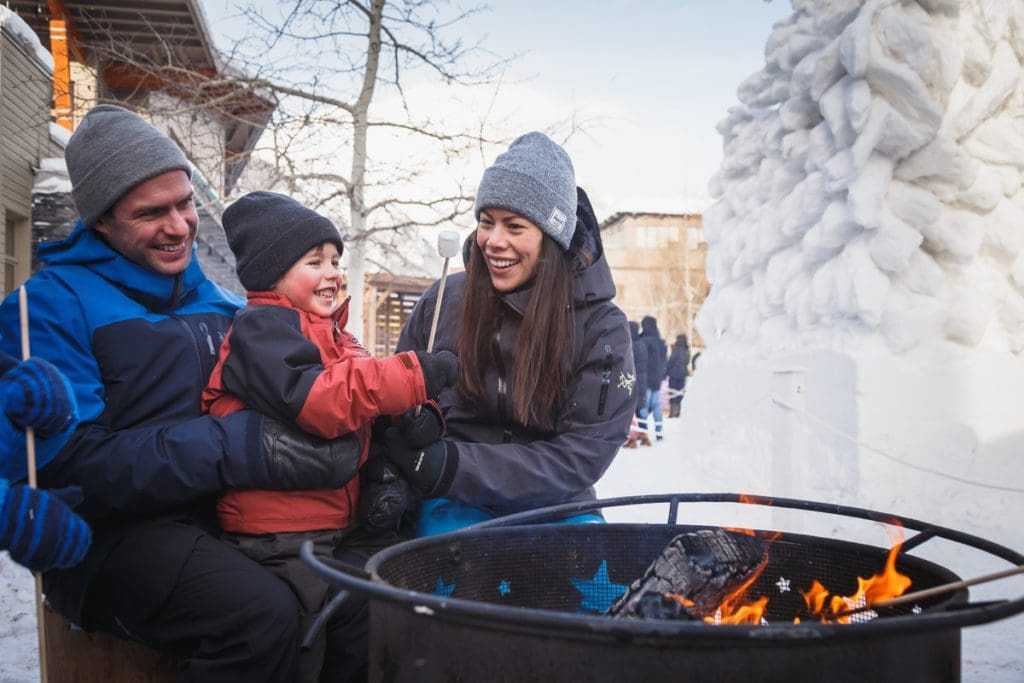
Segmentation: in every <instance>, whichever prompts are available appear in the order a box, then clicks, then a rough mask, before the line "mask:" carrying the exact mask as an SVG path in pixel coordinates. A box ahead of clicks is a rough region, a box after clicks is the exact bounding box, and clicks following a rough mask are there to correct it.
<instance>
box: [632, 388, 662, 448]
mask: <svg viewBox="0 0 1024 683" xmlns="http://www.w3.org/2000/svg"><path fill="white" fill-rule="evenodd" d="M648 415H651V416H652V417H654V431H655V433H656V434H657V435H658V438H661V421H662V415H661V387H658V388H657V389H648V390H647V396H645V397H644V399H643V400H641V401H639V402H638V403H637V406H636V416H637V417H638V418H640V428H641V429H643V430H644V431H647V430H648V429H649V427H650V426H649V425H648V424H647V416H648Z"/></svg>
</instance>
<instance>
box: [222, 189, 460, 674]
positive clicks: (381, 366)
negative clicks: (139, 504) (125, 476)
mask: <svg viewBox="0 0 1024 683" xmlns="http://www.w3.org/2000/svg"><path fill="white" fill-rule="evenodd" d="M223 224H224V232H225V233H226V234H227V238H228V243H229V244H230V246H231V250H232V252H234V255H235V259H236V262H237V266H236V268H237V272H238V278H239V280H240V281H241V283H242V285H243V286H244V287H245V288H246V290H247V291H248V297H247V298H248V302H247V306H246V307H245V308H244V309H242V310H241V311H239V312H238V314H237V315H236V316H235V320H234V322H233V323H232V326H231V329H230V330H229V332H228V335H227V337H226V338H225V339H224V341H223V343H222V345H221V349H220V356H219V359H218V361H217V365H216V367H215V368H214V370H213V373H212V374H211V376H210V382H209V384H208V385H207V387H206V390H205V391H204V392H203V409H204V410H205V411H207V412H209V413H211V414H213V415H218V416H222V415H226V414H229V413H232V412H235V411H237V410H241V409H243V408H254V409H256V410H259V411H260V412H262V413H263V414H264V415H266V416H269V417H271V418H273V419H275V420H278V421H281V422H289V423H292V424H294V425H296V426H298V427H299V428H301V429H303V430H304V431H307V432H310V433H313V434H316V435H318V436H321V437H324V438H335V437H339V436H342V435H345V434H349V433H355V434H356V435H357V436H358V438H359V440H360V443H361V444H362V445H363V448H362V454H361V457H359V458H358V460H356V459H353V461H352V462H351V471H352V478H351V479H350V480H349V482H348V483H347V484H346V485H345V486H344V487H343V488H341V489H337V490H316V491H288V492H284V491H230V492H227V493H225V494H224V495H222V496H221V498H220V500H219V501H218V504H217V513H218V517H219V520H220V523H221V526H222V528H223V530H224V532H225V534H224V539H225V541H226V542H228V543H231V544H233V545H235V546H236V547H238V548H239V550H241V551H242V552H244V553H245V554H247V555H248V556H249V557H252V558H253V559H255V560H256V561H258V562H260V563H262V564H264V565H265V566H266V567H267V568H268V569H270V570H271V571H273V572H274V573H275V574H277V575H278V576H280V577H281V578H282V579H284V580H285V581H286V582H288V584H289V585H290V586H291V587H292V589H293V590H294V592H295V594H296V596H297V597H298V599H299V603H300V605H301V609H302V612H303V614H302V615H301V619H302V621H303V633H304V632H305V631H306V630H307V629H308V627H309V625H310V624H311V623H312V622H313V621H314V619H315V617H316V614H317V613H318V612H319V610H320V609H322V608H323V606H324V605H325V603H326V601H327V599H328V586H327V584H326V582H325V581H324V580H323V579H321V578H320V577H319V576H318V575H317V574H315V573H314V572H313V571H312V569H310V568H309V567H308V566H306V564H305V563H303V562H302V561H301V559H300V558H299V556H298V552H299V548H300V546H301V545H302V543H303V542H304V541H307V540H311V541H313V543H314V546H315V548H316V551H317V554H323V555H327V556H330V555H331V554H332V553H333V551H335V550H337V549H338V547H339V546H340V543H341V540H342V539H343V537H344V535H345V533H344V530H345V529H346V528H348V527H350V526H351V525H352V524H353V522H354V521H355V519H354V518H355V511H356V506H357V503H358V498H359V478H358V477H357V476H356V474H357V471H358V468H359V467H360V466H361V465H362V464H363V463H364V462H365V461H366V458H367V455H368V454H369V448H370V428H371V421H372V420H373V418H375V417H378V416H381V415H400V414H401V413H404V412H406V411H408V410H410V409H412V408H414V407H415V406H417V405H419V404H421V403H423V402H425V401H427V400H428V398H432V397H436V396H437V395H438V394H439V393H440V392H441V390H442V389H443V388H445V387H447V386H451V385H452V384H454V383H455V381H456V379H457V376H458V362H457V361H456V359H455V356H454V354H452V353H450V352H443V353H436V354H429V355H428V354H426V353H419V352H417V353H401V354H398V355H395V356H391V357H388V358H372V357H370V355H369V353H367V352H366V350H365V349H363V348H362V347H361V346H360V345H359V343H358V342H357V341H356V339H355V337H354V336H352V335H351V334H349V333H348V332H347V331H345V329H344V328H345V323H346V321H347V317H348V300H347V299H346V300H345V301H344V302H343V303H342V304H341V305H340V306H339V305H338V304H337V301H338V293H339V291H340V288H341V285H342V280H341V273H340V272H339V269H338V262H339V260H340V258H341V253H342V249H343V245H342V241H341V235H340V234H339V233H338V230H337V228H335V227H334V225H333V224H332V223H331V222H330V221H329V220H328V219H326V218H324V217H323V216H321V215H319V214H317V213H316V212H315V211H312V210H310V209H308V208H306V207H304V206H302V205H301V204H299V203H298V202H297V201H295V200H294V199H291V198H290V197H286V196H284V195H280V194H276V193H272V192H253V193H250V194H248V195H245V196H244V197H242V198H240V199H239V200H238V201H236V202H235V203H233V204H232V205H231V206H230V207H228V209H227V210H226V211H225V212H224V216H223ZM336 616H337V615H336ZM362 627H363V628H365V624H362ZM333 633H334V631H332V644H331V648H330V649H329V651H328V654H327V663H326V665H325V672H324V673H325V675H326V674H327V671H328V670H329V669H330V668H331V667H332V664H331V660H332V659H333V658H335V657H339V656H341V655H342V654H343V653H341V652H339V651H338V650H339V647H338V646H337V645H336V643H335V642H334V635H333ZM353 639H354V640H359V638H358V637H357V636H353ZM362 645H363V646H365V643H362ZM352 647H353V648H356V647H359V645H358V644H355V643H354V644H353V645H352ZM352 656H353V658H356V659H358V656H362V657H364V658H365V656H366V654H365V653H357V652H353V653H352ZM323 658H324V638H323V637H320V639H319V640H318V642H317V645H316V647H314V649H313V651H312V652H310V653H304V656H303V657H302V660H303V661H302V668H303V678H304V679H306V680H317V678H318V677H319V675H320V669H321V661H322V660H323ZM339 680H341V679H340V678H339Z"/></svg>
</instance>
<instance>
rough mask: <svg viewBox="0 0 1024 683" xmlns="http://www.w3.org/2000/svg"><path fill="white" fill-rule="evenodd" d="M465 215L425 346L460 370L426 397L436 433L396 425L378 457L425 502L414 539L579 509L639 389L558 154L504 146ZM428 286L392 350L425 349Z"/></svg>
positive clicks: (533, 144)
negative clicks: (436, 406) (434, 408)
mask: <svg viewBox="0 0 1024 683" xmlns="http://www.w3.org/2000/svg"><path fill="white" fill-rule="evenodd" d="M476 217H477V220H478V224H477V229H476V232H474V233H473V234H472V235H471V236H470V238H469V239H468V240H467V242H466V245H465V247H464V250H463V258H464V261H465V263H466V271H465V272H464V273H456V274H454V275H451V276H449V277H448V280H447V283H446V286H445V292H444V299H443V301H442V304H441V311H440V318H439V322H438V325H437V338H436V341H435V348H434V350H435V351H437V350H440V349H447V350H450V351H454V352H455V353H456V354H457V355H458V357H459V362H460V364H461V376H460V380H459V382H458V384H457V385H456V386H455V387H454V388H450V389H446V390H445V391H444V392H442V394H441V396H440V399H439V403H440V406H441V411H442V413H443V414H444V419H445V422H446V426H447V433H446V434H445V437H444V439H442V440H439V441H434V442H433V443H430V444H426V445H424V444H423V443H422V441H424V440H423V439H420V440H419V441H420V442H419V443H417V442H416V441H417V439H416V438H415V435H413V438H409V436H410V434H409V431H410V429H411V430H412V431H416V428H415V427H411V428H410V423H409V422H408V421H407V422H406V434H405V435H404V436H405V437H406V439H405V440H404V441H403V440H401V439H398V438H396V436H395V434H394V432H390V433H389V435H388V437H389V438H388V448H389V456H390V457H391V459H392V460H393V461H394V462H395V464H396V465H397V467H398V468H399V469H400V470H401V471H402V473H403V474H404V475H405V476H406V477H407V478H408V479H409V481H410V483H412V484H413V486H414V487H416V488H418V489H419V491H420V492H421V493H423V494H424V496H425V497H426V498H428V499H431V498H432V499H434V500H427V501H426V503H425V504H424V506H423V509H422V511H421V515H420V521H419V529H418V532H419V534H420V535H429V534H431V533H440V532H443V531H449V530H451V529H454V528H459V527H460V526H465V525H466V524H470V523H474V522H477V521H481V520H483V519H488V518H490V517H493V516H495V515H502V514H508V513H512V512H517V511H522V510H529V509H533V508H538V507H544V506H548V505H556V504H559V503H567V502H571V501H579V500H593V499H594V497H595V494H594V488H593V486H594V483H595V482H596V481H597V480H598V479H599V478H600V477H601V475H602V474H604V471H605V470H606V469H607V468H608V465H609V464H610V463H611V461H612V459H613V458H614V457H615V454H616V453H617V452H618V450H619V448H620V446H621V445H622V444H623V442H624V441H625V440H626V436H627V434H628V431H629V424H630V419H631V417H632V414H633V408H634V406H635V405H636V394H635V392H636V391H637V390H638V389H639V387H637V386H635V377H634V373H633V357H632V350H631V345H630V339H629V328H628V326H627V322H626V317H625V315H624V314H623V313H622V311H621V310H619V308H618V307H617V306H616V305H615V304H613V303H612V301H611V300H612V297H613V296H614V295H615V286H614V283H613V282H612V277H611V271H610V270H609V268H608V263H607V262H606V261H605V259H604V257H603V250H602V247H601V238H600V232H599V229H598V223H597V219H596V217H595V216H594V212H593V209H592V207H591V206H590V201H589V200H588V199H587V196H586V194H585V193H584V192H583V190H580V189H578V188H576V181H575V174H574V171H573V167H572V162H571V161H570V160H569V157H568V155H567V154H566V153H565V150H563V149H562V148H561V147H559V146H558V145H557V144H555V143H554V142H552V141H551V140H550V139H549V138H548V137H547V136H545V135H543V134H541V133H529V134H527V135H523V136H521V137H520V138H518V139H517V140H515V141H514V142H513V143H512V145H511V146H510V147H509V149H508V151H506V152H505V153H504V154H501V155H500V156H499V157H498V158H497V160H496V161H495V163H494V165H493V166H491V167H490V168H488V169H487V170H486V171H485V172H484V175H483V179H482V180H481V182H480V187H479V190H478V191H477V202H476ZM438 284H439V283H435V284H434V285H433V286H432V287H431V288H430V289H429V290H427V292H426V293H425V294H424V295H423V297H422V298H421V299H420V301H419V302H418V303H417V305H416V307H415V308H414V309H413V312H412V315H411V317H410V318H409V320H408V321H407V322H406V325H405V328H404V329H403V330H402V334H401V337H400V338H399V342H398V351H404V350H410V349H425V348H426V346H427V340H428V337H429V335H430V327H431V319H432V316H433V311H434V303H435V301H436V299H437V294H438ZM422 414H423V415H427V414H428V411H424V412H423V413H422ZM425 431H426V432H430V430H429V429H427V430H425ZM421 433H422V430H421ZM435 434H436V432H435ZM585 517H587V518H588V519H589V520H593V521H600V518H599V517H596V515H587V516H585ZM576 521H583V520H576Z"/></svg>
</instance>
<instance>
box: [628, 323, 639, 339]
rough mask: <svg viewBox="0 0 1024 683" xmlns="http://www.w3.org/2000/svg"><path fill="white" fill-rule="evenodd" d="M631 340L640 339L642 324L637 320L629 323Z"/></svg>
mask: <svg viewBox="0 0 1024 683" xmlns="http://www.w3.org/2000/svg"><path fill="white" fill-rule="evenodd" d="M629 338H630V339H632V340H633V341H636V340H637V339H639V338H640V323H638V322H637V321H635V320H630V321H629Z"/></svg>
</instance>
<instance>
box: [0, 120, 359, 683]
mask: <svg viewBox="0 0 1024 683" xmlns="http://www.w3.org/2000/svg"><path fill="white" fill-rule="evenodd" d="M64 156H65V159H66V161H67V167H68V175H69V176H70V178H71V186H72V190H71V198H72V200H73V201H74V204H75V208H76V210H77V212H78V216H79V220H78V221H77V222H76V224H75V227H74V229H73V230H72V232H71V234H70V235H69V236H68V237H67V239H65V240H62V241H60V242H50V243H47V244H42V245H40V246H39V250H38V255H39V259H40V260H41V261H42V262H43V263H44V264H45V267H44V268H43V269H42V270H40V271H38V272H37V273H36V274H35V275H33V276H32V277H31V278H30V279H29V280H28V282H27V283H26V286H25V289H26V291H27V294H28V304H29V311H30V316H29V319H30V326H29V334H30V338H31V347H32V350H33V352H34V353H36V354H38V355H39V356H40V357H43V358H45V359H46V360H48V361H50V362H51V363H53V364H54V365H55V366H56V367H57V368H58V369H59V370H60V371H61V372H62V373H63V374H64V375H65V376H66V377H67V378H68V380H69V381H70V383H71V386H72V388H73V390H74V394H75V399H76V401H77V403H78V409H79V413H80V418H81V421H80V423H79V424H78V426H77V427H76V428H75V430H74V431H73V432H72V433H71V434H70V435H69V436H67V437H66V438H65V437H61V438H41V439H37V440H36V446H37V452H38V453H39V457H40V460H41V461H43V462H48V464H47V465H46V466H45V467H43V468H42V469H41V470H40V471H39V481H40V484H41V485H42V486H44V487H48V488H61V487H65V486H80V487H81V488H82V491H83V493H84V494H85V500H84V501H83V502H82V504H81V506H80V507H79V508H78V512H79V514H80V515H81V516H82V517H83V518H84V519H85V520H86V521H88V522H89V524H90V526H91V527H92V531H93V541H92V545H91V546H90V547H89V551H88V553H87V554H86V556H85V559H84V560H83V561H82V562H81V563H80V564H78V565H76V566H74V567H72V568H70V569H64V570H60V571H52V572H47V573H46V574H44V576H43V585H44V590H45V592H46V598H47V601H48V602H49V603H50V604H51V605H52V606H53V607H54V609H55V610H56V611H58V612H59V613H61V614H63V615H64V616H66V617H67V618H68V619H70V620H71V621H72V622H73V623H75V624H78V625H80V626H82V627H83V628H85V629H87V630H102V631H106V632H108V633H111V634H114V635H116V636H119V637H121V638H127V639H130V640H134V641H137V642H142V643H145V644H147V645H149V646H151V647H155V648H159V649H166V650H172V651H174V652H175V653H176V655H177V656H179V658H180V669H179V680H180V681H185V682H188V681H202V682H204V683H210V682H215V681H241V680H244V681H282V682H285V681H293V680H295V674H296V672H297V668H298V659H299V638H300V634H299V607H298V603H297V601H296V598H295V596H294V594H293V593H292V592H291V591H290V590H289V588H288V586H287V585H286V584H285V583H284V582H282V581H281V580H280V579H278V578H277V577H276V576H274V575H273V574H271V573H270V572H269V571H267V570H266V569H265V568H264V567H262V566H260V565H259V564H257V563H255V562H253V561H252V560H251V559H249V558H248V557H246V556H245V555H243V554H242V553H240V552H238V550H236V549H234V548H231V547H230V546H228V545H227V544H225V543H223V542H221V541H220V540H219V539H218V538H217V536H218V533H219V530H218V529H217V525H216V516H215V514H214V507H213V503H214V501H215V500H216V496H217V495H218V494H219V493H220V492H221V491H223V490H225V489H238V490H241V489H249V488H257V489H282V490H308V489H324V488H337V487H340V486H342V485H344V483H345V482H346V481H347V480H348V477H349V476H350V474H351V473H350V471H349V470H348V469H346V468H345V467H344V465H345V463H346V462H348V461H349V460H350V452H351V451H352V450H354V451H355V452H356V453H361V452H362V445H361V444H360V443H359V439H358V438H357V437H356V436H355V435H349V436H346V437H342V438H340V439H337V440H332V441H324V440H323V439H319V438H314V437H311V436H309V435H307V434H305V433H304V432H302V431H300V430H296V429H294V428H292V427H290V426H288V425H285V424H282V423H280V422H277V421H275V420H273V419H271V418H265V417H264V416H263V415H261V414H260V413H258V412H256V411H252V410H243V411H240V412H237V413H233V414H231V415H228V416H226V417H214V416H211V415H203V414H202V413H201V412H200V401H199V399H200V396H201V394H202V391H203V387H205V386H206V382H207V379H208V378H209V375H210V372H211V371H212V370H213V366H214V365H215V364H216V362H217V345H218V344H219V343H220V341H221V340H222V339H223V338H224V335H225V334H226V333H227V330H228V326H229V325H230V323H231V319H232V318H233V317H234V314H235V311H237V310H238V309H239V308H240V307H241V305H242V303H243V302H242V300H241V299H240V298H239V297H237V296H235V295H233V294H230V293H228V292H226V291H225V290H223V289H221V288H220V287H218V286H217V285H216V284H214V283H213V282H212V281H210V280H209V279H207V277H206V275H205V274H204V273H203V271H202V269H201V268H200V267H199V263H198V261H197V260H196V258H194V252H195V248H196V233H197V230H198V226H199V216H198V214H197V212H196V207H195V203H194V201H193V191H192V184H191V182H190V177H191V172H192V169H191V166H190V164H189V161H188V159H187V158H186V157H185V155H184V153H182V151H181V149H180V148H179V147H178V145H177V144H176V143H175V142H174V141H173V140H171V138H169V137H168V136H167V135H165V134H164V133H162V132H160V131H159V130H157V129H156V128H155V127H154V126H152V125H151V124H149V123H148V122H147V121H145V120H144V119H143V118H142V117H140V116H139V115H138V114H135V113H133V112H131V111H128V110H127V109H124V108H122V107H118V106H114V105H110V104H101V105H99V106H97V107H94V108H93V109H92V110H90V111H89V112H88V113H87V114H86V115H85V117H84V118H83V120H82V121H81V122H80V123H79V125H78V127H77V128H76V130H75V132H74V133H73V134H72V135H71V139H70V140H69V141H68V143H67V147H66V149H65V152H64ZM18 320H19V306H18V297H17V295H16V294H15V295H12V296H8V297H7V298H6V299H5V300H4V302H3V304H2V305H0V337H2V338H0V350H3V351H4V352H6V353H9V354H14V353H17V350H18V349H17V342H16V340H17V339H19V337H20V334H19V322H18Z"/></svg>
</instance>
